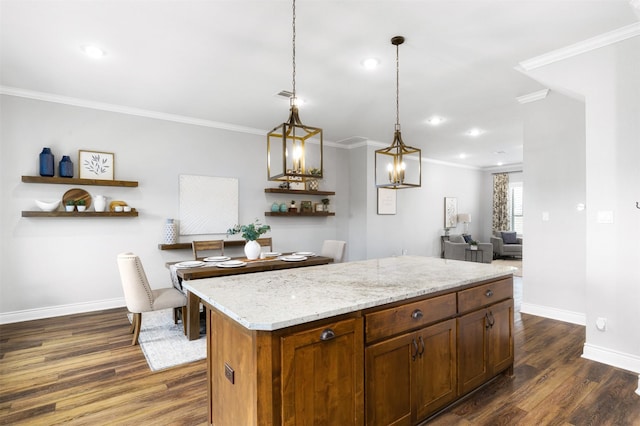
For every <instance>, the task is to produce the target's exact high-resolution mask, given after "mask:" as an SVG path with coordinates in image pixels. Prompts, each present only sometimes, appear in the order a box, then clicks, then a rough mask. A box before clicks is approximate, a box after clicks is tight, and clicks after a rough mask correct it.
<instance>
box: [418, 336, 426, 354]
mask: <svg viewBox="0 0 640 426" xmlns="http://www.w3.org/2000/svg"><path fill="white" fill-rule="evenodd" d="M418 340H420V346H421V349H420V352H418V355H420V358H422V354H423V353H424V349H425V347H424V339H423V338H422V336H420V337H418Z"/></svg>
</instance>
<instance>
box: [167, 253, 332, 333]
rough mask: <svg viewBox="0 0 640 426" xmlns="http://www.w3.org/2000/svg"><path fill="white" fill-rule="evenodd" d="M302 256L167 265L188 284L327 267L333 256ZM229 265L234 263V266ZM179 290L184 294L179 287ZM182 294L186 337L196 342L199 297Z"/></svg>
mask: <svg viewBox="0 0 640 426" xmlns="http://www.w3.org/2000/svg"><path fill="white" fill-rule="evenodd" d="M302 257H304V259H302V258H297V259H295V260H291V259H293V258H292V257H291V254H289V253H285V254H282V255H280V256H274V257H267V258H264V259H255V260H249V259H247V258H245V257H233V258H227V260H226V261H219V262H195V261H188V262H168V263H167V264H166V266H167V268H170V269H172V273H173V271H175V274H176V276H177V278H179V280H185V281H189V280H197V279H202V278H215V277H225V276H229V275H239V274H250V273H258V272H267V271H277V270H281V269H291V268H304V267H307V266H316V265H326V264H329V263H332V262H333V258H332V257H326V256H318V255H315V254H311V255H307V256H302ZM294 258H295V256H294ZM287 259H289V260H287ZM193 262H195V263H193ZM228 262H235V264H234V263H228ZM181 264H182V265H184V264H186V265H196V266H186V267H184V266H180V265H181ZM229 266H231V267H229ZM174 285H175V283H174ZM180 287H181V285H180ZM180 290H181V291H183V290H182V289H181V288H180ZM184 291H185V292H186V296H187V318H186V329H187V338H188V339H189V340H197V339H199V338H200V297H199V296H197V295H195V294H194V293H192V292H190V291H186V290H184ZM184 320H185V318H183V321H184Z"/></svg>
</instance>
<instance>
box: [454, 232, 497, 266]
mask: <svg viewBox="0 0 640 426" xmlns="http://www.w3.org/2000/svg"><path fill="white" fill-rule="evenodd" d="M468 248H469V243H468V242H466V241H465V240H464V237H463V236H462V235H457V234H452V235H450V236H449V241H445V242H444V258H445V259H452V260H469V257H470V256H469V254H467V251H466V249H468ZM478 251H480V252H481V253H478V257H477V259H478V261H479V262H480V261H481V262H483V263H491V260H493V247H492V246H491V243H478ZM475 259H476V258H475V257H474V258H473V260H475ZM480 259H481V260H480Z"/></svg>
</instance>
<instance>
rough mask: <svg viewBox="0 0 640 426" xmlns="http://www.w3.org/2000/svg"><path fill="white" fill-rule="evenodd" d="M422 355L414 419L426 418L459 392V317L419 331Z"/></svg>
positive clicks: (416, 381) (416, 367)
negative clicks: (457, 347) (457, 336)
mask: <svg viewBox="0 0 640 426" xmlns="http://www.w3.org/2000/svg"><path fill="white" fill-rule="evenodd" d="M416 339H417V341H418V346H419V352H418V353H419V356H418V359H417V360H416V361H417V362H416V364H415V371H414V380H415V384H416V385H415V386H414V391H415V394H414V398H413V401H414V404H415V407H414V412H415V414H416V417H414V419H413V420H414V422H415V421H418V420H421V419H424V418H425V417H427V416H429V415H430V414H432V413H435V412H436V411H437V410H438V409H439V408H442V407H444V406H445V405H446V404H447V403H449V402H451V401H453V400H454V399H455V398H456V396H457V395H458V390H457V388H456V380H457V378H456V371H457V358H456V320H455V319H451V320H448V321H444V322H441V323H438V324H435V325H432V326H430V327H426V328H424V329H422V330H420V331H418V332H417V333H416Z"/></svg>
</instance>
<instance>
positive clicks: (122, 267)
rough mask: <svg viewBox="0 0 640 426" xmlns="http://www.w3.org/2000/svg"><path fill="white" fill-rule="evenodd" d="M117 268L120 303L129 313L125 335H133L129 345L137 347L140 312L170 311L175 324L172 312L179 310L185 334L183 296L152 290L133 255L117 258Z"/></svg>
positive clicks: (185, 315)
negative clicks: (120, 290)
mask: <svg viewBox="0 0 640 426" xmlns="http://www.w3.org/2000/svg"><path fill="white" fill-rule="evenodd" d="M118 269H119V271H120V280H121V281H122V289H123V290H124V300H125V302H126V304H127V309H128V310H129V312H131V313H132V314H133V320H132V321H131V328H130V329H129V332H130V333H133V340H132V341H131V344H132V345H137V344H138V336H139V335H140V326H141V325H142V313H143V312H151V311H159V310H162V309H171V308H173V310H174V316H173V319H174V322H175V323H177V315H176V311H175V309H176V308H182V323H183V328H184V330H185V334H186V323H185V318H186V317H187V298H186V296H185V295H184V294H182V293H181V292H179V291H178V290H176V289H175V288H173V287H171V288H160V289H157V290H153V289H152V288H151V286H150V285H149V281H148V280H147V275H146V274H145V272H144V268H143V267H142V262H141V261H140V258H139V257H138V256H136V255H135V254H133V253H121V254H119V255H118Z"/></svg>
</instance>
